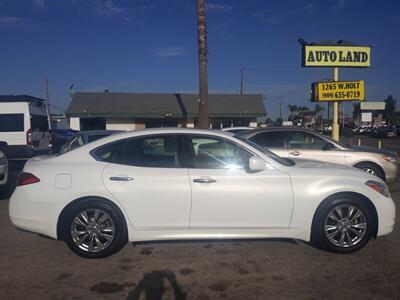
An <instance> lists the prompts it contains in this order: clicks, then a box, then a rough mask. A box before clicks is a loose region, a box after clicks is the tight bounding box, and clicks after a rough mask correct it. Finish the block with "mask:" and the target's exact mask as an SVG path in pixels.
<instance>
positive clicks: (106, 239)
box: [71, 208, 115, 253]
mask: <svg viewBox="0 0 400 300" xmlns="http://www.w3.org/2000/svg"><path fill="white" fill-rule="evenodd" d="M71 237H72V240H73V242H74V243H75V245H76V246H77V247H79V248H80V249H81V250H83V251H86V252H90V253H93V252H100V251H103V250H105V249H106V248H107V247H108V246H109V245H110V244H111V243H112V241H113V240H114V238H115V225H114V222H113V220H112V218H111V217H110V216H109V215H108V214H107V213H106V212H105V211H103V210H101V209H97V208H96V209H84V210H82V211H80V212H79V213H78V214H77V215H76V216H75V218H74V220H73V221H72V224H71Z"/></svg>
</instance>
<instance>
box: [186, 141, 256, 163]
mask: <svg viewBox="0 0 400 300" xmlns="http://www.w3.org/2000/svg"><path fill="white" fill-rule="evenodd" d="M185 145H186V147H185V149H186V151H188V152H190V153H192V156H193V162H192V166H193V167H194V168H199V169H227V168H232V167H235V168H244V167H246V166H247V164H248V161H249V158H250V157H251V156H252V154H251V153H249V152H247V151H246V150H244V149H243V148H241V147H240V146H237V145H235V144H233V143H231V142H229V141H226V140H224V139H218V138H213V137H206V136H193V137H189V138H187V139H186V141H185Z"/></svg>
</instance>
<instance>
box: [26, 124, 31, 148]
mask: <svg viewBox="0 0 400 300" xmlns="http://www.w3.org/2000/svg"><path fill="white" fill-rule="evenodd" d="M26 144H27V145H28V146H32V129H31V128H29V129H28V131H27V132H26Z"/></svg>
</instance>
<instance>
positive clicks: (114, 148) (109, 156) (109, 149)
mask: <svg viewBox="0 0 400 300" xmlns="http://www.w3.org/2000/svg"><path fill="white" fill-rule="evenodd" d="M123 143H124V141H122V142H116V143H112V144H108V145H105V146H103V147H100V148H97V149H96V150H94V156H95V158H96V159H97V160H100V161H105V162H111V161H113V159H114V157H115V156H116V154H117V152H118V149H119V148H120V147H121V146H122V144H123Z"/></svg>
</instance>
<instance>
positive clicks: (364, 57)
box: [303, 45, 371, 68]
mask: <svg viewBox="0 0 400 300" xmlns="http://www.w3.org/2000/svg"><path fill="white" fill-rule="evenodd" d="M370 54H371V48H370V47H364V46H309V45H305V46H304V47H303V67H359V68H365V67H369V66H370V65H371V60H370Z"/></svg>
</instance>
